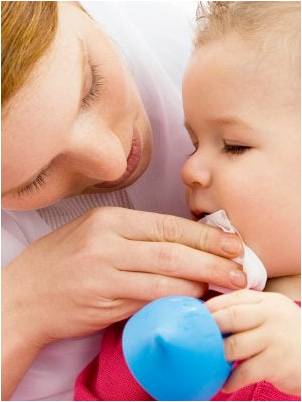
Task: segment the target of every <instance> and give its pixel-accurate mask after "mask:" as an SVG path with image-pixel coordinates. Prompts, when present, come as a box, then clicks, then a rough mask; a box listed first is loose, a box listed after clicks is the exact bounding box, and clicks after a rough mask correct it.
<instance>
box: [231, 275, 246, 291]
mask: <svg viewBox="0 0 302 402" xmlns="http://www.w3.org/2000/svg"><path fill="white" fill-rule="evenodd" d="M230 280H231V282H232V284H233V285H234V286H236V287H237V288H240V289H241V288H245V287H246V276H245V273H243V272H240V271H238V270H234V271H231V272H230Z"/></svg>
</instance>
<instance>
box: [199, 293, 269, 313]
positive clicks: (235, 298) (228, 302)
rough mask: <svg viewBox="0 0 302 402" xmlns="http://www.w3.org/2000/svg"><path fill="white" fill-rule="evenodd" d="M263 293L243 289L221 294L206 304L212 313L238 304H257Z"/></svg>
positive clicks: (260, 300)
mask: <svg viewBox="0 0 302 402" xmlns="http://www.w3.org/2000/svg"><path fill="white" fill-rule="evenodd" d="M262 300H263V295H262V293H261V292H258V291H256V290H249V289H242V290H238V291H236V292H232V293H227V294H224V295H221V296H216V297H213V298H212V299H210V300H208V301H207V302H206V305H207V307H208V309H209V310H210V312H211V313H214V312H216V311H218V310H222V309H226V308H228V307H231V306H234V305H238V304H256V303H261V302H262Z"/></svg>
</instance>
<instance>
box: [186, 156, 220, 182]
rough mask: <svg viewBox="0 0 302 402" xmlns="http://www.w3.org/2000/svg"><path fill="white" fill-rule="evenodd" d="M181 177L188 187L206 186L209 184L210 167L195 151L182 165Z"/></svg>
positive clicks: (210, 176)
mask: <svg viewBox="0 0 302 402" xmlns="http://www.w3.org/2000/svg"><path fill="white" fill-rule="evenodd" d="M181 177H182V180H183V182H184V184H185V185H186V186H188V187H193V186H194V187H195V188H196V187H197V186H200V187H202V188H207V187H209V186H210V185H211V180H212V175H211V171H210V167H209V166H208V165H207V164H206V162H205V161H204V160H202V158H201V157H200V156H199V155H198V154H197V153H195V154H194V155H193V156H191V157H190V158H189V159H188V160H187V161H186V162H185V164H184V165H183V168H182V171H181Z"/></svg>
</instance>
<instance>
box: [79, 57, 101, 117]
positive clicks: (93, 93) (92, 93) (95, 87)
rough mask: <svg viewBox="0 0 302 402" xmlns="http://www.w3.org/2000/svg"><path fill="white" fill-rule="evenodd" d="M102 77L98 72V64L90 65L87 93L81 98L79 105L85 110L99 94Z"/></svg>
mask: <svg viewBox="0 0 302 402" xmlns="http://www.w3.org/2000/svg"><path fill="white" fill-rule="evenodd" d="M103 82H104V79H103V77H102V75H101V74H100V72H99V65H91V86H90V88H89V91H88V93H87V94H86V95H85V96H84V97H83V98H82V101H81V107H82V109H84V110H86V109H87V108H88V107H89V106H90V105H91V104H93V103H94V102H95V101H96V100H97V99H98V98H99V96H100V93H101V87H102V86H103Z"/></svg>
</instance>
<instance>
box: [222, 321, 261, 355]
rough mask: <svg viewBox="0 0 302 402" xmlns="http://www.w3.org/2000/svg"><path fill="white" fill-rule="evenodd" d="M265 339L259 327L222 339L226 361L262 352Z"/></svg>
mask: <svg viewBox="0 0 302 402" xmlns="http://www.w3.org/2000/svg"><path fill="white" fill-rule="evenodd" d="M266 347H267V339H266V337H265V336H264V335H263V331H262V330H260V329H259V328H256V329H253V330H251V331H246V332H241V333H239V334H236V335H230V336H228V337H227V338H225V341H224V354H225V357H226V359H227V360H228V361H230V362H233V361H235V360H243V359H247V358H249V357H252V356H254V355H256V354H257V353H260V352H262V351H263V350H264V349H265V348H266Z"/></svg>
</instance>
